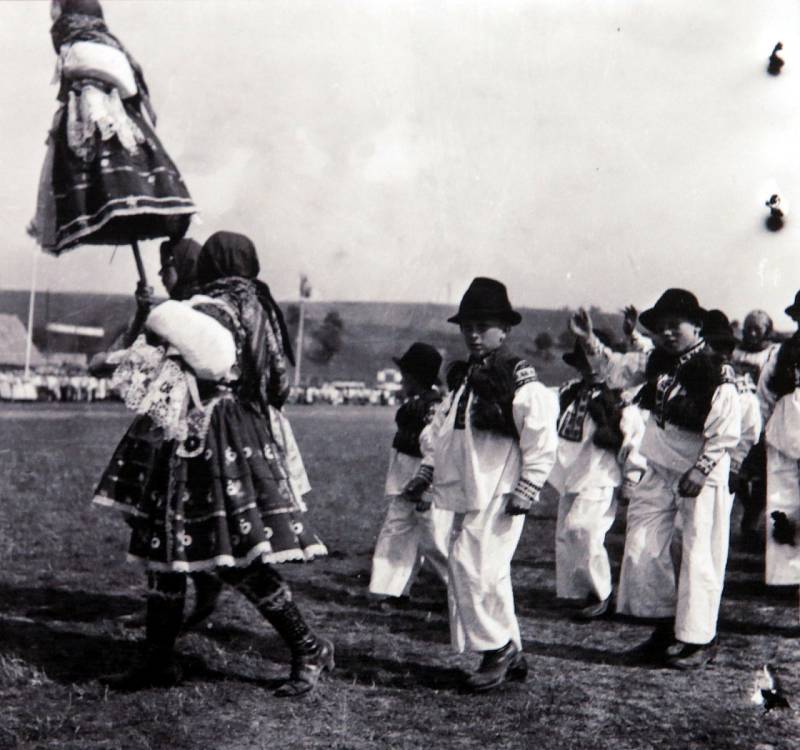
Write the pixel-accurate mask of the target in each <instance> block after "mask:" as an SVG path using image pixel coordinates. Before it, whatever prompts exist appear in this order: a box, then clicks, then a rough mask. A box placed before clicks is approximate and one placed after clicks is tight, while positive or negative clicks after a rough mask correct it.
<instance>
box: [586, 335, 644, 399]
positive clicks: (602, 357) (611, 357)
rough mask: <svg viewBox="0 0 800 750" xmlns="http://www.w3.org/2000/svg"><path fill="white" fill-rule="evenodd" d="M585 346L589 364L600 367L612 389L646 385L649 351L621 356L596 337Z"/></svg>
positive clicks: (602, 374) (591, 338) (590, 339)
mask: <svg viewBox="0 0 800 750" xmlns="http://www.w3.org/2000/svg"><path fill="white" fill-rule="evenodd" d="M583 346H584V348H585V351H586V356H587V358H588V359H589V362H590V363H591V364H592V365H598V366H599V368H600V373H601V376H602V377H603V379H604V380H605V382H606V384H607V385H608V386H609V387H610V388H631V387H633V386H636V385H641V384H642V383H644V381H645V368H646V367H647V360H648V359H649V357H650V352H649V351H646V352H644V351H641V352H627V353H626V354H621V353H620V352H615V351H612V350H611V349H609V348H608V347H607V346H606V345H605V344H603V342H602V341H600V340H599V339H598V338H597V337H596V336H592V337H590V338H589V339H588V340H587V341H585V342H584V344H583Z"/></svg>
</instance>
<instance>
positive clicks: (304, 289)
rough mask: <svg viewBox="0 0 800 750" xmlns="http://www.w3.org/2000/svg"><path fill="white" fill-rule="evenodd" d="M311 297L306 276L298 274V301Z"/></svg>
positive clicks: (309, 285)
mask: <svg viewBox="0 0 800 750" xmlns="http://www.w3.org/2000/svg"><path fill="white" fill-rule="evenodd" d="M310 296H311V284H310V283H309V281H308V276H306V275H305V274H304V273H301V274H300V299H308V298H309V297H310Z"/></svg>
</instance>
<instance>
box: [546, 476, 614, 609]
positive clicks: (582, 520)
mask: <svg viewBox="0 0 800 750" xmlns="http://www.w3.org/2000/svg"><path fill="white" fill-rule="evenodd" d="M616 514H617V502H616V499H615V496H614V487H613V486H612V487H593V488H591V489H587V490H584V491H583V492H577V493H576V492H568V493H566V494H564V495H562V496H561V498H560V499H559V501H558V519H557V521H556V596H558V597H560V598H563V599H585V598H586V597H587V596H589V595H590V594H593V595H594V596H596V597H597V598H598V599H599V600H601V601H602V600H603V599H607V598H608V597H609V596H611V563H610V561H609V559H608V552H607V551H606V545H605V539H606V534H607V533H608V531H609V529H610V528H611V526H612V524H613V523H614V517H615V516H616Z"/></svg>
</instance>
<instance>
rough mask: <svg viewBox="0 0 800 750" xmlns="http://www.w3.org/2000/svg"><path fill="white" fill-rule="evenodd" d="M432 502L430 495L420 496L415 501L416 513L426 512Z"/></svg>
mask: <svg viewBox="0 0 800 750" xmlns="http://www.w3.org/2000/svg"><path fill="white" fill-rule="evenodd" d="M432 504H433V501H432V500H431V499H430V497H422V498H421V499H420V500H419V501H418V502H417V507H416V511H417V513H427V512H428V511H429V510H430V509H431V505H432Z"/></svg>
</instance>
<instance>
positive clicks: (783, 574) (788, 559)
mask: <svg viewBox="0 0 800 750" xmlns="http://www.w3.org/2000/svg"><path fill="white" fill-rule="evenodd" d="M775 511H779V512H781V513H785V514H786V517H787V518H788V519H789V520H791V521H794V522H795V524H797V526H798V528H800V470H798V465H797V461H796V460H795V459H793V458H789V456H787V455H786V454H785V453H781V452H780V451H778V450H776V449H775V448H772V447H771V446H767V555H766V562H767V567H766V582H767V583H768V584H769V585H771V586H788V585H793V584H797V583H800V531H798V534H797V539H796V542H795V545H796V546H794V547H793V546H792V545H791V544H778V543H777V542H776V541H775V540H774V539H773V537H772V529H773V527H774V522H773V520H772V513H773V512H775Z"/></svg>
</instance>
